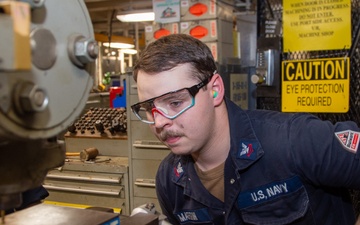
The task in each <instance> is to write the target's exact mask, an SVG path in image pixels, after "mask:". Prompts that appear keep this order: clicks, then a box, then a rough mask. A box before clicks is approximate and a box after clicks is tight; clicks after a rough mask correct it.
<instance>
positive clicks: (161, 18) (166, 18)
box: [153, 0, 180, 23]
mask: <svg viewBox="0 0 360 225" xmlns="http://www.w3.org/2000/svg"><path fill="white" fill-rule="evenodd" d="M153 9H154V13H155V22H158V23H174V22H179V21H180V0H153Z"/></svg>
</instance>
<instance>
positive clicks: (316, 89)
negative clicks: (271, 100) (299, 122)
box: [281, 57, 350, 113]
mask: <svg viewBox="0 0 360 225" xmlns="http://www.w3.org/2000/svg"><path fill="white" fill-rule="evenodd" d="M281 81H282V94H281V96H282V99H281V102H282V104H281V105H282V111H283V112H324V113H334V112H339V113H344V112H347V111H348V110H349V92H350V59H349V58H347V57H345V58H328V59H314V60H302V61H283V62H282V79H281Z"/></svg>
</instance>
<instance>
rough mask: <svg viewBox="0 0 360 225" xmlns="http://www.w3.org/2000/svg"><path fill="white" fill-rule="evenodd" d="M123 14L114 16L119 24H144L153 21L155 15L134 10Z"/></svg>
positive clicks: (147, 11) (145, 11) (146, 11)
mask: <svg viewBox="0 0 360 225" xmlns="http://www.w3.org/2000/svg"><path fill="white" fill-rule="evenodd" d="M124 13H125V12H124ZM124 13H121V14H119V15H117V16H116V18H117V19H118V20H120V21H121V22H144V21H154V20H155V13H154V12H150V11H149V10H134V11H129V12H127V14H124Z"/></svg>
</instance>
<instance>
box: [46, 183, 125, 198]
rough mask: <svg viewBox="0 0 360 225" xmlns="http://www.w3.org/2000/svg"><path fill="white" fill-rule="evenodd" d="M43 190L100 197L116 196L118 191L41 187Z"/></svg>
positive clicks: (52, 186)
mask: <svg viewBox="0 0 360 225" xmlns="http://www.w3.org/2000/svg"><path fill="white" fill-rule="evenodd" d="M43 186H44V188H46V189H48V190H53V191H68V192H79V193H86V194H102V195H111V196H118V195H119V194H120V191H121V189H122V188H121V189H120V190H119V191H105V190H95V189H84V188H80V187H59V186H54V185H47V184H44V185H43Z"/></svg>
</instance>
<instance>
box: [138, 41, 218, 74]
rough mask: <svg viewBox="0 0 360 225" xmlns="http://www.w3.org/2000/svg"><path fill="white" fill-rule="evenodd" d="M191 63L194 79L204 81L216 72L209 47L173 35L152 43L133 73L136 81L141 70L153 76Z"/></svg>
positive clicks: (141, 54) (142, 53)
mask: <svg viewBox="0 0 360 225" xmlns="http://www.w3.org/2000/svg"><path fill="white" fill-rule="evenodd" d="M186 63H189V64H191V66H192V69H193V72H194V77H196V78H198V79H199V80H204V79H205V78H206V77H209V76H210V75H212V74H213V73H214V71H215V70H216V64H215V60H214V58H213V55H212V53H211V51H210V49H209V47H208V46H207V45H206V44H205V43H203V42H201V41H200V40H198V39H196V38H194V37H192V36H190V35H187V34H171V35H168V36H164V37H162V38H160V39H158V40H156V41H155V42H152V43H150V44H149V45H148V46H147V47H146V48H145V49H144V50H143V51H142V52H141V53H140V56H139V59H138V60H137V61H136V63H135V66H134V71H133V76H134V79H135V81H136V80H137V75H138V72H139V71H140V70H142V71H144V72H146V73H149V74H152V73H159V72H163V71H167V70H170V69H172V68H174V67H176V66H178V65H181V64H186Z"/></svg>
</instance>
